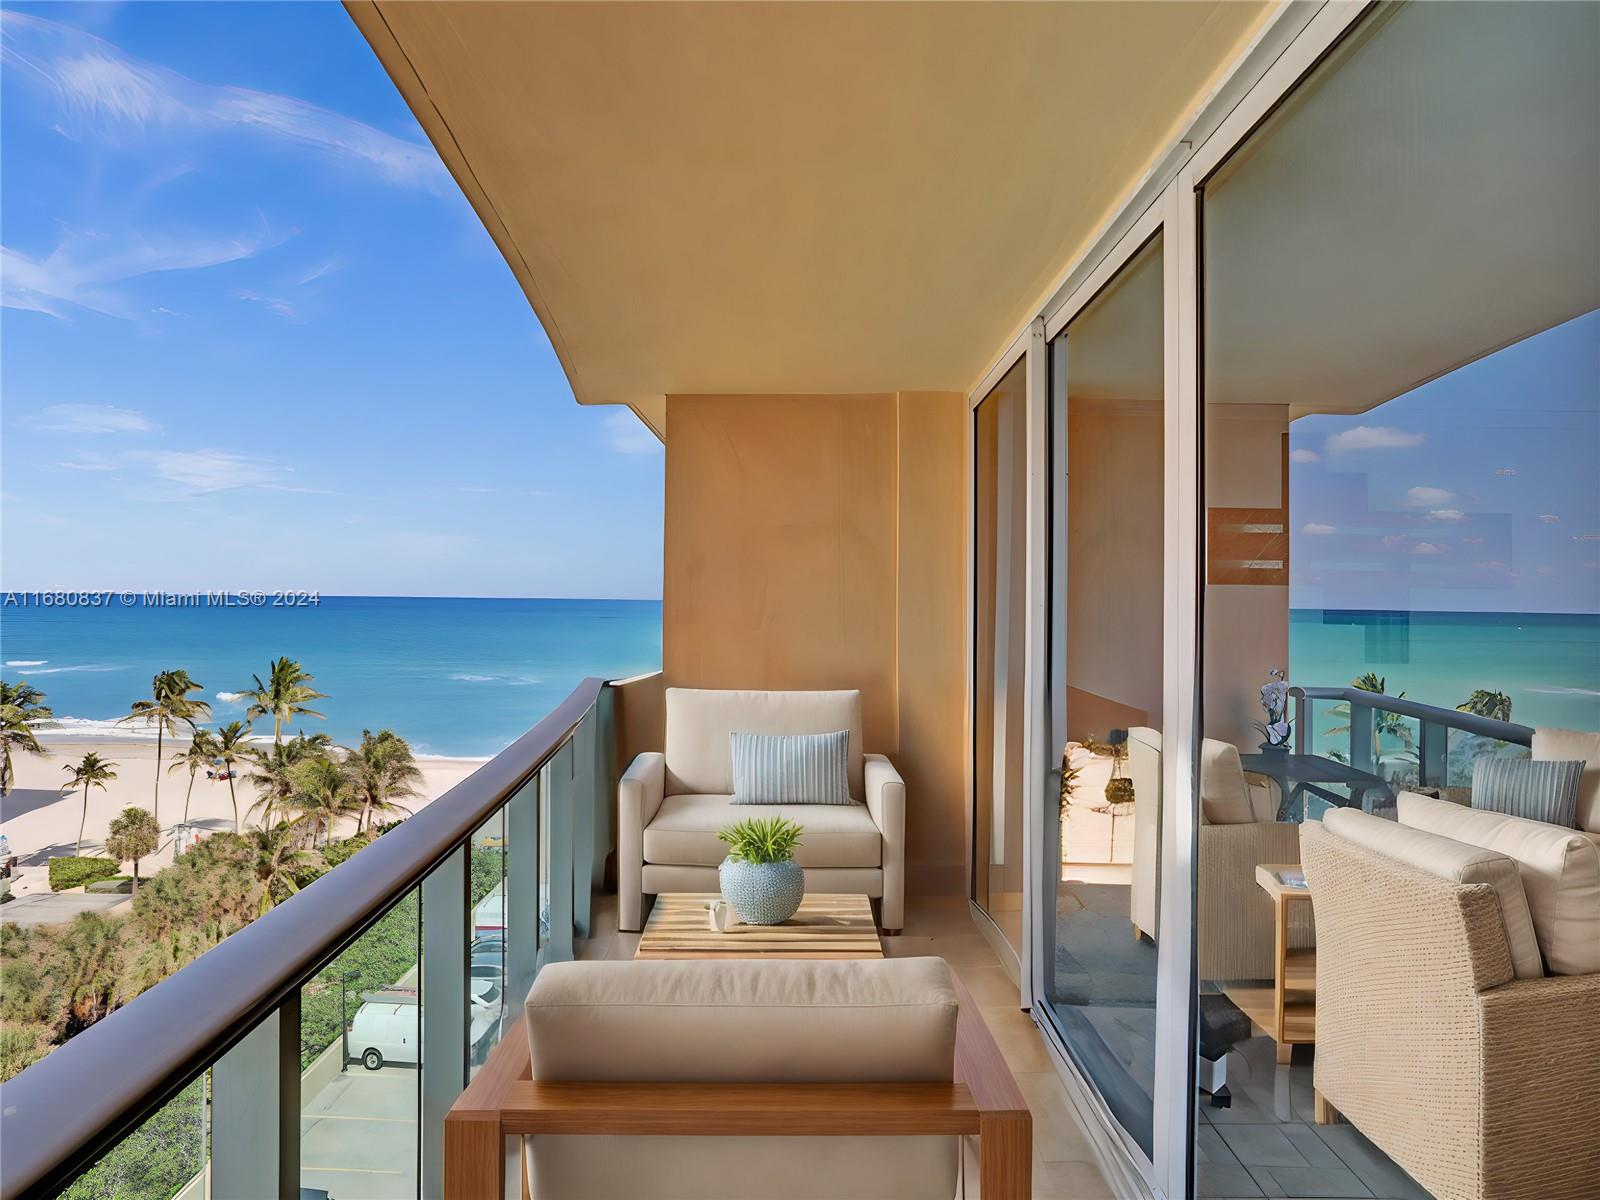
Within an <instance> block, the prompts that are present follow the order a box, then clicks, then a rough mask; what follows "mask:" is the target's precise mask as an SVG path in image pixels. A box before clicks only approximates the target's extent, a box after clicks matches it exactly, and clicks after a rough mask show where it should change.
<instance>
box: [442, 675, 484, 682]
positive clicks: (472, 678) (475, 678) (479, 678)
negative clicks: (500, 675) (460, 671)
mask: <svg viewBox="0 0 1600 1200" xmlns="http://www.w3.org/2000/svg"><path fill="white" fill-rule="evenodd" d="M450 678H451V679H455V680H459V681H460V682H462V683H493V682H494V681H495V676H493V675H452V676H450Z"/></svg>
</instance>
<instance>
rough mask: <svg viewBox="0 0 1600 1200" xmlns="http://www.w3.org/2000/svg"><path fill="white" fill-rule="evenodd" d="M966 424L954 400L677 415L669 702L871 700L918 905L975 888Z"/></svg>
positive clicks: (670, 455)
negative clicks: (857, 695)
mask: <svg viewBox="0 0 1600 1200" xmlns="http://www.w3.org/2000/svg"><path fill="white" fill-rule="evenodd" d="M965 418H966V407H965V403H964V401H963V399H962V397H960V396H959V395H957V394H954V393H908V392H898V393H896V392H886V393H876V394H871V395H855V396H838V395H827V396H671V397H669V398H668V401H667V466H666V530H665V575H664V579H663V613H662V673H663V677H664V682H665V684H666V686H669V687H672V686H682V687H717V688H733V687H741V688H773V689H782V688H859V689H860V690H861V693H862V709H863V725H864V734H865V739H866V748H867V749H868V750H870V751H877V752H881V753H885V754H888V755H890V756H891V757H892V758H893V759H894V761H895V763H896V765H897V766H898V767H899V768H900V770H901V772H902V774H903V775H904V776H905V779H906V793H907V819H906V824H907V841H908V847H907V853H908V858H907V882H908V886H909V887H910V888H911V889H912V890H918V891H924V892H928V891H937V892H960V891H961V890H962V887H963V885H964V871H965V867H964V863H965V859H966V829H965V801H964V784H963V778H964V762H965V755H964V749H965V694H966V664H965V652H966V646H965V624H964V623H965V620H966V597H965V570H964V545H963V539H964V537H965V521H964V512H965V504H966V493H967V484H966V462H965V457H964V456H965V450H964V445H965V442H964V432H965V427H964V422H965Z"/></svg>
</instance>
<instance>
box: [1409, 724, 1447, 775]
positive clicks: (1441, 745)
mask: <svg viewBox="0 0 1600 1200" xmlns="http://www.w3.org/2000/svg"><path fill="white" fill-rule="evenodd" d="M1417 724H1418V725H1419V726H1420V727H1421V737H1420V739H1419V742H1420V744H1419V745H1418V747H1417V782H1418V784H1419V785H1420V786H1421V787H1446V786H1448V785H1449V783H1450V727H1449V726H1448V725H1441V724H1440V723H1439V722H1437V721H1426V720H1424V721H1419V722H1417Z"/></svg>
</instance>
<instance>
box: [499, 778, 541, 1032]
mask: <svg viewBox="0 0 1600 1200" xmlns="http://www.w3.org/2000/svg"><path fill="white" fill-rule="evenodd" d="M542 778H543V776H542V774H540V775H535V776H534V777H533V778H532V779H530V780H528V782H527V783H525V784H523V786H522V787H521V789H520V790H518V792H517V793H516V795H514V796H512V797H511V799H510V800H508V801H507V802H506V899H505V907H504V912H505V918H504V919H505V948H506V959H505V962H506V990H507V993H508V999H509V1002H510V1004H511V1007H512V1008H513V1009H515V1010H518V1011H520V1009H521V1006H522V1001H523V999H524V997H526V996H527V994H528V989H529V988H531V987H532V986H533V977H534V975H535V974H536V973H537V972H538V969H539V838H540V837H541V836H542V835H543V832H544V831H543V830H541V829H540V828H539V788H540V786H541V783H540V780H541V779H542Z"/></svg>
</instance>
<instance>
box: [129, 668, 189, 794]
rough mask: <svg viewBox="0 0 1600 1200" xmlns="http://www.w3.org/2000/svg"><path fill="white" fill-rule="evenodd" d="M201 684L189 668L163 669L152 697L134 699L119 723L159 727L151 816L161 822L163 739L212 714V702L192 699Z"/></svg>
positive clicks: (151, 691) (152, 685) (152, 682)
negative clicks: (134, 722)
mask: <svg viewBox="0 0 1600 1200" xmlns="http://www.w3.org/2000/svg"><path fill="white" fill-rule="evenodd" d="M200 688H201V685H200V684H198V683H196V682H195V681H194V680H192V679H190V678H189V672H187V671H162V672H161V673H160V674H158V675H157V676H156V677H155V678H154V679H152V680H151V681H150V699H148V700H135V701H134V702H133V706H132V709H131V710H130V711H129V713H128V715H127V716H125V717H123V718H122V721H120V722H118V723H119V724H125V723H127V722H129V721H143V722H144V723H145V725H147V726H149V725H154V726H155V727H156V790H155V799H154V801H153V802H152V804H151V805H150V815H151V816H153V817H154V818H155V819H156V823H157V824H158V825H159V824H160V822H161V739H162V738H163V736H165V735H166V734H169V733H170V734H171V735H172V736H173V737H177V736H178V734H179V732H180V731H181V728H182V727H183V726H185V725H187V726H188V727H189V732H190V733H193V732H194V731H195V721H196V720H198V719H199V718H201V717H209V716H210V715H211V705H209V704H207V703H206V702H205V701H204V700H191V699H190V698H189V693H190V692H198V691H199V690H200Z"/></svg>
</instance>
